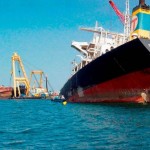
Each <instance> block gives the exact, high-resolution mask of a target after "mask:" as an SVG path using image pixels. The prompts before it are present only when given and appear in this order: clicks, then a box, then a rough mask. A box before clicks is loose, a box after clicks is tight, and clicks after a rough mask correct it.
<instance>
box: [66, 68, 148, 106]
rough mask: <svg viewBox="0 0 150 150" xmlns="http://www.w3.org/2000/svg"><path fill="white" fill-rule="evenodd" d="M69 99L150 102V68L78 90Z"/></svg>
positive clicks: (84, 101) (100, 101) (73, 100)
mask: <svg viewBox="0 0 150 150" xmlns="http://www.w3.org/2000/svg"><path fill="white" fill-rule="evenodd" d="M68 101H70V102H81V103H145V102H147V103H150V68H148V69H145V70H142V71H138V72H134V73H131V74H127V75H124V76H121V77H118V78H115V79H112V80H110V81H106V82H104V83H101V84H98V85H95V86H92V87H90V88H87V89H84V90H82V88H80V90H78V92H77V93H76V94H74V95H73V96H71V97H70V98H69V99H68Z"/></svg>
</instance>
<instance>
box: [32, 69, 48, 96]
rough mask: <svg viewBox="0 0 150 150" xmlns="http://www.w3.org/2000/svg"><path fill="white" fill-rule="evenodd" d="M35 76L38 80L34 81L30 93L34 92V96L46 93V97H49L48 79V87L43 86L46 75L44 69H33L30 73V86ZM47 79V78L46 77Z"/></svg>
mask: <svg viewBox="0 0 150 150" xmlns="http://www.w3.org/2000/svg"><path fill="white" fill-rule="evenodd" d="M33 76H34V77H35V79H36V82H34V84H33V86H32V88H31V89H30V93H31V94H32V96H34V97H41V96H42V95H44V96H45V97H48V95H49V94H48V89H47V81H46V88H44V86H43V76H44V72H43V71H42V70H33V71H32V72H31V74H30V82H29V83H30V86H31V84H32V83H31V82H33V81H32V77H33ZM37 76H38V77H39V78H38V79H37ZM46 80H47V78H46Z"/></svg>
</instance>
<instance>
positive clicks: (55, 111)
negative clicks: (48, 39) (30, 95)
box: [0, 100, 150, 150]
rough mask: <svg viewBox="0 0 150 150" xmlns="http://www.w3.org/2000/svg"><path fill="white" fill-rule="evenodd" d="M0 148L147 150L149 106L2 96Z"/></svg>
mask: <svg viewBox="0 0 150 150" xmlns="http://www.w3.org/2000/svg"><path fill="white" fill-rule="evenodd" d="M0 149H2V150H34V149H35V150H86V149H87V150H95V149H96V150H107V149H108V150H112V149H119V150H132V149H133V150H138V149H139V150H148V149H150V106H149V105H143V104H139V105H135V104H132V105H131V104H130V105H128V104H76V103H67V105H63V104H62V103H58V102H52V101H50V100H1V101H0Z"/></svg>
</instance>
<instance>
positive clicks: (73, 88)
mask: <svg viewBox="0 0 150 150" xmlns="http://www.w3.org/2000/svg"><path fill="white" fill-rule="evenodd" d="M61 94H63V95H64V96H65V98H66V99H67V100H68V101H70V102H91V103H100V102H136V103H137V102H145V101H146V102H150V98H149V97H150V96H149V95H150V40H148V39H135V40H132V41H130V42H128V43H125V44H123V45H121V46H119V47H117V48H115V49H113V50H112V51H110V52H107V53H106V54H104V55H102V56H100V57H98V58H97V59H95V60H93V61H92V62H90V63H89V64H88V65H86V66H85V67H83V68H82V69H80V70H79V71H78V72H77V73H76V74H74V75H73V76H72V77H71V78H70V79H69V80H68V81H67V83H66V84H65V85H64V87H63V88H62V89H61Z"/></svg>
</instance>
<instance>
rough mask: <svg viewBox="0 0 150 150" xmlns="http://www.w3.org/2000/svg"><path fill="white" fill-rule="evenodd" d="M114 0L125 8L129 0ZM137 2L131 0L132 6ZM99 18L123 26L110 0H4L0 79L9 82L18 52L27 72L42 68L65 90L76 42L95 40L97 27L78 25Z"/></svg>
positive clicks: (107, 25) (0, 22) (115, 26)
mask: <svg viewBox="0 0 150 150" xmlns="http://www.w3.org/2000/svg"><path fill="white" fill-rule="evenodd" d="M114 2H115V3H116V5H117V6H118V8H119V9H120V11H121V12H124V11H125V0H120V1H118V0H114ZM146 2H147V3H148V4H150V0H146ZM138 3H139V0H134V1H133V0H132V1H131V0H130V8H133V7H134V6H136V5H138ZM130 12H131V10H130ZM95 21H98V22H99V24H100V25H101V26H103V28H105V29H109V30H113V31H117V32H122V31H123V26H122V24H121V23H120V20H119V19H118V17H117V16H116V14H115V13H114V11H113V10H112V8H111V7H110V5H109V2H108V0H0V56H1V58H0V68H1V69H0V77H1V78H0V84H3V85H10V81H11V75H10V72H11V56H12V55H13V53H14V52H17V53H18V54H19V55H20V56H21V58H22V60H23V64H24V67H25V70H26V73H27V75H28V77H29V74H30V72H31V70H38V69H41V70H43V71H44V72H45V74H47V76H48V78H49V82H50V83H51V85H52V86H53V88H54V89H55V90H60V89H61V87H62V86H63V84H64V83H65V82H66V81H67V79H68V78H69V77H70V74H71V68H72V66H71V61H72V60H73V59H74V58H75V56H76V55H77V54H78V53H77V52H76V51H75V50H74V49H73V48H71V42H72V41H73V40H75V41H90V40H91V39H92V36H93V35H92V33H88V32H85V31H81V30H79V28H80V27H94V25H95Z"/></svg>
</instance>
